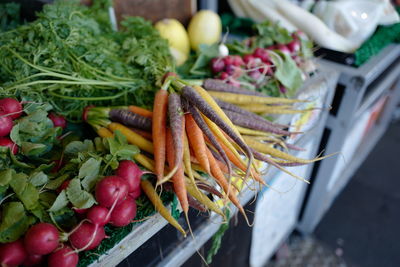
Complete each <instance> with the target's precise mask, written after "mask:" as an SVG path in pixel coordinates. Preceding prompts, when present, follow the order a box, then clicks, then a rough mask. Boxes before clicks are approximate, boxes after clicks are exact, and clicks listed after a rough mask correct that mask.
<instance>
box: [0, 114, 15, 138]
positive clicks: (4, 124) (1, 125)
mask: <svg viewBox="0 0 400 267" xmlns="http://www.w3.org/2000/svg"><path fill="white" fill-rule="evenodd" d="M12 127H13V122H12V119H11V117H10V116H7V115H6V114H5V113H4V112H0V137H3V136H6V135H8V134H9V133H10V132H11V130H12Z"/></svg>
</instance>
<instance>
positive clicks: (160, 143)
mask: <svg viewBox="0 0 400 267" xmlns="http://www.w3.org/2000/svg"><path fill="white" fill-rule="evenodd" d="M167 108H168V92H167V90H163V89H161V90H158V92H157V93H156V96H155V98H154V108H153V121H152V135H153V144H154V160H155V166H154V168H155V172H154V173H155V174H156V175H157V180H158V181H161V180H162V179H163V177H164V165H165V157H166V152H165V143H166V133H165V130H166V127H167Z"/></svg>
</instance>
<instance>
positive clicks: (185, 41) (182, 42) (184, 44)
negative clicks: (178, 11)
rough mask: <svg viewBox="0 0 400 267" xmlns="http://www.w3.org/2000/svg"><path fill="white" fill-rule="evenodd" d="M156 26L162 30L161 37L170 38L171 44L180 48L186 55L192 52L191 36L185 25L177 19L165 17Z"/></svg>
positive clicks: (177, 48)
mask: <svg viewBox="0 0 400 267" xmlns="http://www.w3.org/2000/svg"><path fill="white" fill-rule="evenodd" d="M154 27H155V28H156V29H157V30H158V31H159V32H160V35H161V37H163V38H165V39H167V40H168V43H169V46H170V47H172V48H174V49H176V50H179V51H180V52H181V53H183V54H184V55H185V56H186V57H187V55H188V54H189V52H190V43H189V37H188V34H187V32H186V30H185V27H183V25H182V24H181V23H180V22H179V21H177V20H176V19H163V20H160V21H158V22H157V23H156V24H155V25H154Z"/></svg>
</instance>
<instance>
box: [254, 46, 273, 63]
mask: <svg viewBox="0 0 400 267" xmlns="http://www.w3.org/2000/svg"><path fill="white" fill-rule="evenodd" d="M253 56H254V57H256V58H259V59H261V61H263V62H269V61H270V58H269V54H268V52H267V50H265V49H263V48H261V47H258V48H256V50H254V52H253Z"/></svg>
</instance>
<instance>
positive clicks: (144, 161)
mask: <svg viewBox="0 0 400 267" xmlns="http://www.w3.org/2000/svg"><path fill="white" fill-rule="evenodd" d="M133 158H134V159H135V160H136V161H137V162H139V163H140V164H141V165H142V166H143V167H145V168H146V169H148V170H149V171H152V172H154V160H152V159H150V158H148V157H146V156H145V155H143V154H140V153H138V154H136V155H134V156H133Z"/></svg>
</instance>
